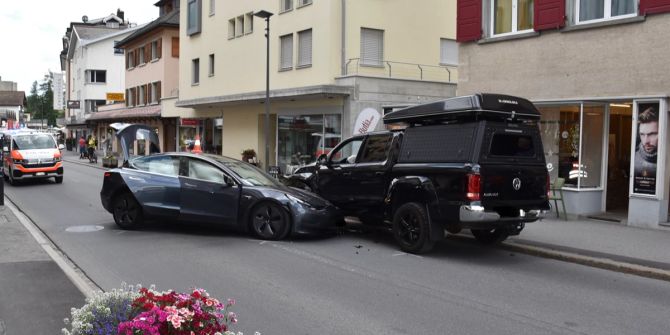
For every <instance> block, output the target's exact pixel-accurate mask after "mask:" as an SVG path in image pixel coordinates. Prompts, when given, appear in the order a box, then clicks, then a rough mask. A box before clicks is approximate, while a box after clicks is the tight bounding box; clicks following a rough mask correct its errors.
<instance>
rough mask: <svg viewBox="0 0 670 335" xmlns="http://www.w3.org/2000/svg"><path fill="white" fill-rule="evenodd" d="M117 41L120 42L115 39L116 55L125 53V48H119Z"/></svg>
mask: <svg viewBox="0 0 670 335" xmlns="http://www.w3.org/2000/svg"><path fill="white" fill-rule="evenodd" d="M117 43H119V41H114V55H123V48H117V47H116V44H117Z"/></svg>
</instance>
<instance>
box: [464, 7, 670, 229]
mask: <svg viewBox="0 0 670 335" xmlns="http://www.w3.org/2000/svg"><path fill="white" fill-rule="evenodd" d="M524 3H526V4H528V2H524V1H516V0H514V1H508V2H505V4H503V3H502V2H501V3H499V4H498V6H493V3H492V1H489V0H483V1H482V0H467V1H459V6H462V7H461V8H459V13H463V14H462V15H461V14H459V18H458V35H459V36H458V39H459V41H461V42H462V43H461V44H460V50H459V51H460V53H459V58H460V60H461V62H460V66H459V73H460V76H459V85H458V94H459V95H460V94H470V93H473V92H497V93H505V94H511V95H518V96H522V97H526V98H528V99H530V100H532V101H533V102H535V104H536V105H537V106H538V107H539V109H540V111H541V112H542V120H541V122H540V127H541V130H542V136H543V144H544V150H545V158H546V160H547V163H548V169H549V171H550V174H551V176H552V179H553V180H557V178H563V179H564V180H565V186H564V187H563V194H564V197H565V205H566V207H567V212H568V213H570V214H571V215H581V216H591V217H596V218H602V219H607V220H615V221H623V222H627V223H628V224H629V225H636V226H644V227H658V226H659V225H662V224H665V223H667V222H668V192H669V191H670V190H669V187H668V180H670V179H668V174H669V173H670V169H668V163H667V159H668V158H669V157H668V154H667V153H668V148H669V146H668V141H667V138H668V137H667V129H668V124H667V122H668V117H667V114H668V113H667V112H668V96H669V95H670V77H668V75H667V73H670V62H668V61H667V58H668V57H667V55H668V53H669V52H670V45H669V44H668V32H669V31H670V14H668V13H664V12H666V11H669V10H670V1H655V2H652V1H644V0H643V1H639V2H638V1H637V0H622V1H617V2H614V1H610V0H592V1H589V2H585V1H584V0H582V1H579V0H552V1H544V2H543V4H544V5H545V7H541V6H535V7H533V6H532V2H530V3H531V5H530V6H525V7H524ZM654 4H655V6H656V7H655V6H654ZM514 9H516V10H514ZM652 109H653V110H654V112H655V113H654V114H649V113H645V116H644V117H638V116H639V115H640V114H642V113H643V112H644V111H645V110H652ZM649 115H652V119H653V118H654V117H655V118H656V120H657V121H655V124H654V122H648V123H646V124H647V125H652V126H651V128H653V130H652V131H647V130H644V129H643V126H641V124H644V123H645V121H644V120H645V119H646V118H647V117H648V116H649ZM638 121H640V122H638ZM639 124H640V126H638V125H639ZM644 127H647V126H644ZM650 134H651V135H652V136H654V137H655V140H652V141H651V142H653V143H651V142H649V143H647V137H648V135H650ZM643 142H645V143H643ZM642 156H644V157H642ZM559 206H560V204H559Z"/></svg>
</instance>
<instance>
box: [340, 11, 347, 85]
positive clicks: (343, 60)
mask: <svg viewBox="0 0 670 335" xmlns="http://www.w3.org/2000/svg"><path fill="white" fill-rule="evenodd" d="M341 1H342V37H341V39H342V41H341V43H342V50H341V57H340V58H341V62H340V63H341V68H342V73H341V74H342V75H343V76H344V75H346V74H347V67H346V66H347V65H346V63H347V60H346V57H347V43H346V42H347V34H346V33H347V28H346V27H347V0H341Z"/></svg>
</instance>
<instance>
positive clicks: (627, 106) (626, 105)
mask: <svg viewBox="0 0 670 335" xmlns="http://www.w3.org/2000/svg"><path fill="white" fill-rule="evenodd" d="M610 107H623V108H630V104H610Z"/></svg>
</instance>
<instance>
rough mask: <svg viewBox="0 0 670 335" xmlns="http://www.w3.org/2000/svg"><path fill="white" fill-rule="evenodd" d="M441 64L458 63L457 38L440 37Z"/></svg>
mask: <svg viewBox="0 0 670 335" xmlns="http://www.w3.org/2000/svg"><path fill="white" fill-rule="evenodd" d="M440 64H446V65H458V43H457V42H456V41H455V40H450V39H446V38H441V39H440Z"/></svg>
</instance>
